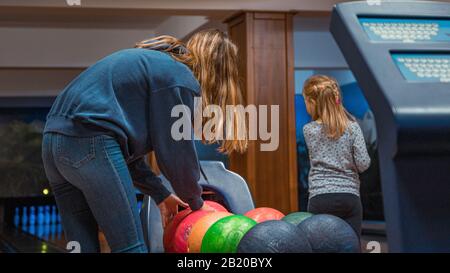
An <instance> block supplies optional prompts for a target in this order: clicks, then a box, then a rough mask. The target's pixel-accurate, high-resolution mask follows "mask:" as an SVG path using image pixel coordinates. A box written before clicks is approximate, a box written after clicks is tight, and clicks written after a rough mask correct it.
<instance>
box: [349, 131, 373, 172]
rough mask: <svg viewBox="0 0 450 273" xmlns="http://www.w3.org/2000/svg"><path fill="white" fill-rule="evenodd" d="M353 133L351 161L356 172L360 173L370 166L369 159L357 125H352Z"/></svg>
mask: <svg viewBox="0 0 450 273" xmlns="http://www.w3.org/2000/svg"><path fill="white" fill-rule="evenodd" d="M352 129H353V130H352V133H353V147H352V150H353V160H354V161H355V164H356V168H357V169H358V172H360V173H362V172H364V171H365V170H367V169H368V168H369V166H370V157H369V153H368V152H367V148H366V143H365V141H364V136H363V133H362V131H361V128H360V127H359V125H358V123H356V122H354V123H353V124H352Z"/></svg>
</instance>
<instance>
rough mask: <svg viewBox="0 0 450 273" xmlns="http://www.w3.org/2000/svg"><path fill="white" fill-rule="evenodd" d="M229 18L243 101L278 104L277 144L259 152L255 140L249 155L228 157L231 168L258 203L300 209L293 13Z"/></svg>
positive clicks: (256, 14)
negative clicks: (273, 148)
mask: <svg viewBox="0 0 450 273" xmlns="http://www.w3.org/2000/svg"><path fill="white" fill-rule="evenodd" d="M226 23H227V24H228V31H229V35H230V38H231V39H232V40H233V41H234V42H235V43H236V45H237V46H238V47H239V53H240V64H239V65H240V68H239V69H240V71H239V72H240V76H241V77H242V83H243V94H244V99H245V102H246V103H247V104H255V105H256V106H258V105H268V106H270V105H279V109H280V118H279V124H280V125H279V128H280V132H279V137H280V141H279V147H278V149H277V150H275V151H271V152H267V151H261V150H260V144H261V141H260V140H256V141H251V142H250V145H249V149H248V151H247V152H246V153H245V154H243V155H238V154H233V155H231V156H230V168H231V170H233V171H235V172H237V173H239V174H240V175H242V176H243V177H244V178H245V179H246V181H247V182H248V184H249V187H250V189H251V191H252V194H253V197H254V200H255V202H256V206H258V207H262V206H267V207H273V208H276V209H279V210H281V211H283V212H285V213H288V212H291V211H296V210H298V195H297V163H296V162H297V157H296V140H295V112H294V93H295V92H294V54H293V53H294V52H293V30H292V14H290V13H285V12H283V13H282V12H242V13H240V14H238V15H236V16H234V17H232V18H230V19H228V20H227V21H226ZM268 112H269V113H270V110H269V111H268Z"/></svg>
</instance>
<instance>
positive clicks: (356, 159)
mask: <svg viewBox="0 0 450 273" xmlns="http://www.w3.org/2000/svg"><path fill="white" fill-rule="evenodd" d="M303 134H304V136H305V141H306V145H307V147H308V152H309V158H310V162H311V169H310V171H309V177H308V181H309V198H312V197H314V196H316V195H319V194H325V193H352V194H355V195H357V196H359V186H360V180H359V173H362V172H364V171H365V170H367V169H368V168H369V166H370V157H369V154H368V153H367V149H366V144H365V142H364V137H363V134H362V131H361V128H360V127H359V125H358V123H356V122H353V121H352V122H350V124H349V126H348V128H347V129H346V130H345V132H344V134H343V135H342V136H341V137H340V138H339V139H337V140H333V139H331V138H329V137H328V136H327V135H326V134H325V132H324V130H323V126H322V124H319V123H317V122H315V121H313V122H310V123H308V124H306V125H305V126H304V127H303Z"/></svg>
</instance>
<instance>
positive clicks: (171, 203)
mask: <svg viewBox="0 0 450 273" xmlns="http://www.w3.org/2000/svg"><path fill="white" fill-rule="evenodd" d="M178 206H181V207H184V208H187V207H189V205H188V204H186V203H185V202H183V201H182V200H181V199H180V198H178V197H177V196H176V195H174V194H171V195H169V197H167V198H166V199H164V201H162V202H161V203H160V204H159V205H158V207H159V211H160V212H161V222H162V225H163V228H165V227H166V225H167V224H168V223H169V221H171V220H172V219H173V217H174V216H175V215H176V214H177V213H178Z"/></svg>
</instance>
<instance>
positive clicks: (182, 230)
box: [163, 201, 227, 253]
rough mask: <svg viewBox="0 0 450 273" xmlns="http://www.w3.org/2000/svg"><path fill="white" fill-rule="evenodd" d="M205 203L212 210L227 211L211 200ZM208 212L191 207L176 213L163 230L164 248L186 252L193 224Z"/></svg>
mask: <svg viewBox="0 0 450 273" xmlns="http://www.w3.org/2000/svg"><path fill="white" fill-rule="evenodd" d="M205 204H207V205H208V206H209V207H210V208H212V209H213V210H214V211H224V212H226V211H227V210H226V208H224V207H223V206H222V205H220V204H218V203H216V202H213V201H205ZM208 212H211V211H205V210H197V211H194V212H192V210H191V209H185V210H182V211H180V212H179V213H177V215H175V217H174V218H173V220H172V221H171V222H170V223H169V224H168V225H167V227H166V229H165V230H164V235H163V244H164V250H165V251H166V252H170V253H174V252H175V253H186V252H187V239H188V237H189V234H190V232H191V229H192V226H193V224H195V222H196V221H197V220H199V219H200V218H201V217H203V216H205V215H206V214H207V213H208Z"/></svg>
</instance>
